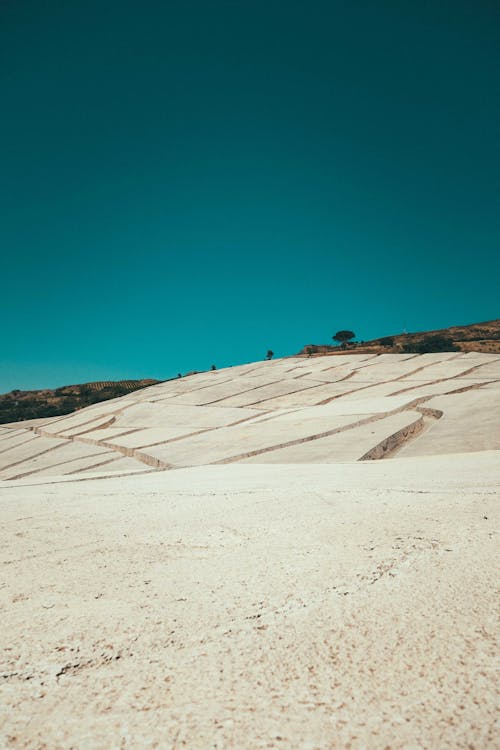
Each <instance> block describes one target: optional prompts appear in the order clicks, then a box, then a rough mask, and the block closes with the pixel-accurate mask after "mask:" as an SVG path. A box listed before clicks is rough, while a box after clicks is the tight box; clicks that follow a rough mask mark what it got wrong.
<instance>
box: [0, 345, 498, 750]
mask: <svg viewBox="0 0 500 750" xmlns="http://www.w3.org/2000/svg"><path fill="white" fill-rule="evenodd" d="M499 417H500V357H499V356H495V355H492V354H488V353H461V352H458V353H457V352H448V353H439V354H424V355H415V354H382V355H377V354H352V353H350V354H346V355H345V356H342V357H330V356H324V357H320V356H316V357H312V358H304V357H296V358H289V359H283V360H276V361H271V362H261V363H254V364H251V365H244V366H241V367H234V368H229V369H226V370H220V371H214V372H209V373H204V374H196V375H192V376H189V377H186V378H182V379H178V380H175V381H170V382H165V383H159V384H156V385H153V386H151V387H148V388H145V389H143V390H140V391H136V392H133V393H129V394H128V395H125V396H123V397H121V398H118V399H114V400H110V401H106V402H105V403H99V404H94V405H92V406H89V407H87V408H85V409H81V410H80V411H78V412H75V413H74V414H71V415H67V416H62V417H58V418H55V419H53V418H49V419H45V420H41V419H39V420H35V421H34V422H32V423H29V422H27V423H20V424H16V425H9V426H5V425H4V426H2V427H1V428H0V518H1V521H2V523H1V531H0V550H1V551H0V565H1V568H2V573H3V576H2V580H1V583H0V613H1V618H2V643H1V644H0V659H1V666H0V747H2V748H3V747H5V748H6V749H8V750H13V749H14V750H21V749H22V750H34V749H36V750H45V749H47V750H48V749H50V750H67V748H78V749H80V748H83V749H85V750H107V749H108V748H120V749H121V750H136V749H137V748H141V749H142V748H144V749H145V750H153V748H157V749H158V748H161V749H162V750H163V748H169V749H173V748H175V749H176V750H179V749H180V748H189V750H191V749H194V750H206V748H214V749H216V750H227V749H229V748H231V749H232V748H235V749H236V748H237V749H238V750H240V749H242V750H254V749H255V748H273V749H278V748H294V750H295V748H297V749H298V750H331V749H333V748H346V749H347V748H351V750H362V749H363V748H377V749H378V748H391V749H392V750H406V749H407V748H415V749H416V748H440V749H441V748H449V749H451V748H453V749H455V748H464V750H470V749H471V748H473V749H477V750H479V749H481V750H484V749H486V750H493V748H496V747H497V744H498V726H497V725H496V723H495V722H496V709H497V690H496V673H495V669H494V666H495V661H494V660H495V658H496V657H497V654H498V651H497V648H496V643H497V634H498V598H497V595H496V588H497V587H495V581H496V573H495V571H496V570H498V563H499V555H498V520H497V519H498V508H499V502H498V501H499V495H500V491H499V484H500V481H499V480H500V425H499V422H500V420H499Z"/></svg>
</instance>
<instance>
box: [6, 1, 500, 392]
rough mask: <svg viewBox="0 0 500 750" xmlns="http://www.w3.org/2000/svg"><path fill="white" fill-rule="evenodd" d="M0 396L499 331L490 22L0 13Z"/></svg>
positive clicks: (499, 109) (497, 39)
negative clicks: (422, 336) (417, 336)
mask: <svg viewBox="0 0 500 750" xmlns="http://www.w3.org/2000/svg"><path fill="white" fill-rule="evenodd" d="M0 85H1V99H0V107H1V114H0V206H1V208H0V212H1V217H0V247H1V251H2V265H1V277H0V278H1V303H2V304H1V310H2V345H1V364H0V391H2V392H3V391H7V390H10V389H12V388H41V387H55V386H58V385H62V384H67V383H75V382H83V381H88V380H103V379H104V380H108V379H122V378H140V377H156V378H167V377H170V376H172V375H176V374H177V372H179V371H180V372H185V371H188V370H191V369H199V370H201V369H206V368H209V367H210V365H211V364H212V363H214V364H216V365H217V366H218V367H222V366H225V365H230V364H238V363H241V362H248V361H252V360H255V359H259V358H263V357H265V354H266V352H267V350H268V349H269V348H271V349H272V350H273V351H274V352H275V353H276V355H277V356H279V355H284V354H292V353H294V352H296V351H298V350H299V349H300V348H301V347H302V346H303V345H304V344H308V343H330V342H331V336H332V334H334V333H335V331H337V330H338V329H339V328H349V329H351V330H353V331H355V333H356V335H357V337H358V338H359V339H368V338H372V337H375V336H380V335H388V334H392V333H400V332H401V331H402V330H403V329H407V330H408V331H416V330H424V329H428V328H438V327H444V326H448V325H452V324H466V323H472V322H477V321H481V320H488V319H492V318H497V317H499V316H500V305H499V298H500V294H499V291H500V250H499V238H500V206H499V196H500V138H499V135H500V126H499V123H500V4H499V3H498V2H497V0H469V2H460V0H449V1H448V0H443V1H441V0H428V1H426V0H418V1H417V0H343V1H341V0H325V2H318V1H316V0H307V2H306V1H305V0H302V1H301V2H297V1H296V0H286V1H285V0H231V1H229V0H227V1H226V2H221V0H210V2H208V0H176V1H175V2H174V1H169V0H158V1H156V2H154V1H151V0H141V1H140V2H138V1H137V0H136V1H135V2H130V1H129V0H97V1H96V0H71V1H70V2H68V1H67V0H60V1H58V0H45V1H44V2H40V0H22V2H21V1H20V0H2V2H1V3H0Z"/></svg>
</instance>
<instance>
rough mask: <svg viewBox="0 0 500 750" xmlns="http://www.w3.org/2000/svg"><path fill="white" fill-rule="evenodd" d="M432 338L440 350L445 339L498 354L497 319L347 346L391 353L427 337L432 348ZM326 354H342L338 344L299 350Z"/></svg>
mask: <svg viewBox="0 0 500 750" xmlns="http://www.w3.org/2000/svg"><path fill="white" fill-rule="evenodd" d="M436 337H437V338H438V339H440V340H441V341H440V348H439V350H440V351H441V350H442V346H443V339H445V340H447V341H449V342H450V345H451V346H452V347H455V348H456V349H457V351H462V352H486V353H489V354H500V319H496V320H487V321H485V322H483V323H471V324H469V325H465V326H450V327H449V328H439V329H436V330H434V331H417V332H414V333H406V332H405V333H397V334H391V335H387V336H383V337H381V338H377V339H371V340H370V341H358V342H356V343H355V344H352V345H350V346H352V347H353V348H354V349H355V350H356V351H357V352H365V353H372V354H377V353H381V352H391V353H393V354H394V353H398V352H403V351H405V350H406V349H408V348H410V349H411V348H415V347H418V346H419V345H421V344H422V342H424V341H426V340H427V341H428V340H429V339H431V341H430V344H431V348H430V349H428V351H436V349H435V348H433V347H432V344H433V343H434V345H435V344H436ZM432 340H434V342H433V341H432ZM326 353H330V354H342V351H341V349H340V347H338V346H330V345H317V344H309V345H307V346H305V347H304V348H303V349H302V350H301V352H300V354H302V355H310V354H326Z"/></svg>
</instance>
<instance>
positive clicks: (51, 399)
mask: <svg viewBox="0 0 500 750" xmlns="http://www.w3.org/2000/svg"><path fill="white" fill-rule="evenodd" d="M154 383H158V380H151V379H149V380H148V379H146V380H118V381H112V380H107V381H98V382H95V383H81V384H79V385H64V386H62V387H61V388H54V389H50V388H44V389H43V390H39V391H20V390H14V391H10V393H2V394H0V424H6V423H9V422H20V421H21V420H26V419H39V418H45V417H56V416H58V415H61V414H69V413H70V412H73V411H76V409H81V408H82V407H84V406H89V405H90V404H95V403H98V402H99V401H106V400H107V399H110V398H117V397H118V396H124V395H125V394H126V393H130V392H131V391H136V390H138V389H140V388H145V387H146V386H148V385H153V384H154Z"/></svg>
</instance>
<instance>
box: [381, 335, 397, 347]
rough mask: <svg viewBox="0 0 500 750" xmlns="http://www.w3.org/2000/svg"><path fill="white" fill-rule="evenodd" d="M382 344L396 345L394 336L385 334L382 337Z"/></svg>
mask: <svg viewBox="0 0 500 750" xmlns="http://www.w3.org/2000/svg"><path fill="white" fill-rule="evenodd" d="M380 344H381V345H382V346H387V347H390V346H394V339H393V337H392V336H384V338H382V339H380Z"/></svg>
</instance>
